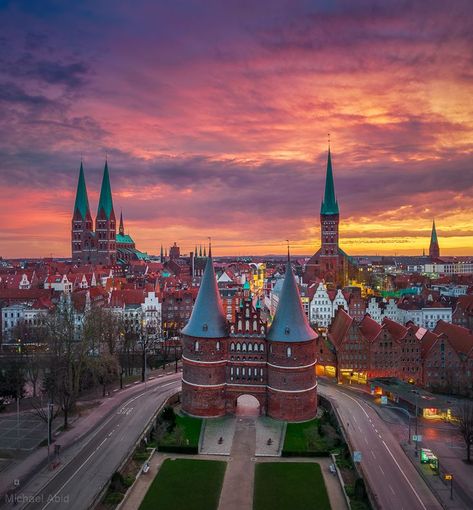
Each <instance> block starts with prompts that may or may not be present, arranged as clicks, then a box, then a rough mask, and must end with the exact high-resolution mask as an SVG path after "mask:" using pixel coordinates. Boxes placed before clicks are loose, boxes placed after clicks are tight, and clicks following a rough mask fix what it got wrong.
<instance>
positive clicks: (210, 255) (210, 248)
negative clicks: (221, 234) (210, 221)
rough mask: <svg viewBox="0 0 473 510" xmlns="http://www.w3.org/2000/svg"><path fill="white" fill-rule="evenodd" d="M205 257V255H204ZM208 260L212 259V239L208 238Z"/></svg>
mask: <svg viewBox="0 0 473 510" xmlns="http://www.w3.org/2000/svg"><path fill="white" fill-rule="evenodd" d="M204 255H205V253H204ZM209 258H212V238H211V237H209Z"/></svg>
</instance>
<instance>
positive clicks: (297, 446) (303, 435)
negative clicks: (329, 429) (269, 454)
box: [283, 419, 328, 452]
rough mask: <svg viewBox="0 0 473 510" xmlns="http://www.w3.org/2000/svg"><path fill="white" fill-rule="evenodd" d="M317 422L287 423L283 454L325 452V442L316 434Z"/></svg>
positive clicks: (315, 420)
mask: <svg viewBox="0 0 473 510" xmlns="http://www.w3.org/2000/svg"><path fill="white" fill-rule="evenodd" d="M318 423H319V420H317V419H314V420H310V421H306V422H303V423H288V424H287V429H286V437H285V438H284V447H283V452H286V451H287V452H304V451H324V452H325V451H327V449H328V447H327V441H326V440H325V438H323V437H320V435H319V433H318Z"/></svg>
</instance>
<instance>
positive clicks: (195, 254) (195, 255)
mask: <svg viewBox="0 0 473 510" xmlns="http://www.w3.org/2000/svg"><path fill="white" fill-rule="evenodd" d="M194 257H197V245H195V251H194Z"/></svg>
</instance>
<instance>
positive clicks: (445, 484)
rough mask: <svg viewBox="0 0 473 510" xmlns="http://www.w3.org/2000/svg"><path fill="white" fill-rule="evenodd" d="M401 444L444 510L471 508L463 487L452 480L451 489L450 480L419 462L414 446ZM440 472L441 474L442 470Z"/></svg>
mask: <svg viewBox="0 0 473 510" xmlns="http://www.w3.org/2000/svg"><path fill="white" fill-rule="evenodd" d="M401 446H402V448H403V450H404V452H405V454H406V455H407V457H408V458H409V460H410V461H411V462H412V464H413V465H414V467H415V468H416V469H417V471H418V472H419V473H420V475H421V476H422V478H423V479H424V480H425V482H426V484H427V486H428V487H429V488H430V490H431V491H432V492H433V493H434V494H435V496H436V497H437V499H439V500H440V503H441V504H442V506H443V508H445V509H446V510H471V508H473V507H472V501H471V499H470V498H469V496H468V494H466V493H465V492H464V491H463V489H462V488H461V487H459V486H458V484H457V483H455V480H454V482H453V491H452V490H451V489H452V486H451V482H449V481H445V480H443V479H442V478H441V476H438V475H436V474H435V473H434V472H433V471H432V469H431V467H430V466H429V464H421V463H420V461H419V457H416V456H415V448H414V446H412V445H407V444H403V445H401ZM441 468H442V466H441ZM441 473H442V476H443V475H444V472H443V470H442V471H441Z"/></svg>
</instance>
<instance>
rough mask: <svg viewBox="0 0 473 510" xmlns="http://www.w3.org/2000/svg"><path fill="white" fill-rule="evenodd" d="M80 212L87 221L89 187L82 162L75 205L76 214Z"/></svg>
mask: <svg viewBox="0 0 473 510" xmlns="http://www.w3.org/2000/svg"><path fill="white" fill-rule="evenodd" d="M76 211H78V212H79V214H80V215H81V217H82V219H83V220H85V219H86V217H87V215H88V214H90V211H89V198H88V196H87V187H86V185H85V177H84V167H83V166H82V161H81V162H80V170H79V181H78V182H77V192H76V201H75V203H74V213H75V212H76Z"/></svg>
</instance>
